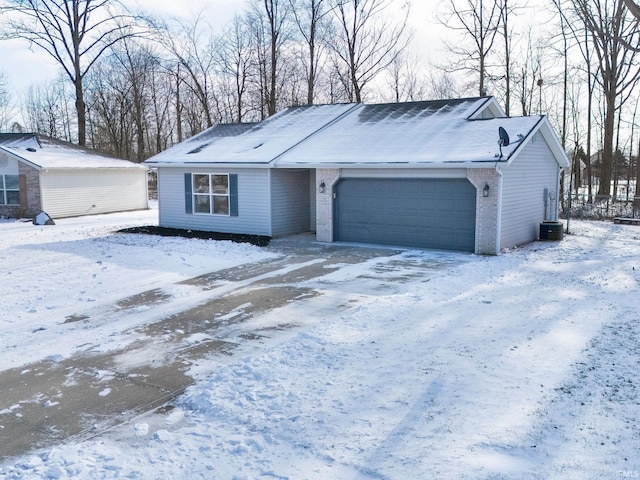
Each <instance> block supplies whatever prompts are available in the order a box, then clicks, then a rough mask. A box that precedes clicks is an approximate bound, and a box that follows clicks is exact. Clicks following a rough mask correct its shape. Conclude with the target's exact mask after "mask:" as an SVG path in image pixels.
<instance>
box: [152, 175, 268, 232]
mask: <svg viewBox="0 0 640 480" xmlns="http://www.w3.org/2000/svg"><path fill="white" fill-rule="evenodd" d="M185 173H219V174H233V173H235V174H237V175H238V216H235V217H232V216H226V215H197V214H192V213H189V214H188V213H186V208H185V192H184V190H185V188H184V174H185ZM268 188H269V182H268V170H266V169H255V170H254V169H235V170H233V169H222V170H220V169H211V168H198V167H193V168H184V167H181V168H170V167H159V168H158V211H159V225H160V226H162V227H169V228H183V229H192V230H203V231H209V232H221V233H246V234H251V235H267V236H271V231H270V228H269V190H268Z"/></svg>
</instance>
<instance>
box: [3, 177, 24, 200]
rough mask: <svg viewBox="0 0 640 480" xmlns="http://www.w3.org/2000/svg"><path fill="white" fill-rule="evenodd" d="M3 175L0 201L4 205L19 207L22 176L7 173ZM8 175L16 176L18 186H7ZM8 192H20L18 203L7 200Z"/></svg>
mask: <svg viewBox="0 0 640 480" xmlns="http://www.w3.org/2000/svg"><path fill="white" fill-rule="evenodd" d="M0 177H2V179H1V180H2V181H0V200H1V201H2V203H0V205H1V206H3V207H19V206H20V177H19V176H18V175H5V174H0ZM7 177H15V178H16V180H17V181H18V188H6V187H7ZM7 192H17V193H18V203H9V202H8V200H7Z"/></svg>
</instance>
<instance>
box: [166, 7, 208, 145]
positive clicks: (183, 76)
mask: <svg viewBox="0 0 640 480" xmlns="http://www.w3.org/2000/svg"><path fill="white" fill-rule="evenodd" d="M154 29H155V32H156V36H157V37H156V38H157V39H158V41H159V43H160V44H161V45H162V46H163V47H164V48H165V49H166V50H167V51H168V52H169V54H170V55H171V56H172V57H173V58H174V59H175V61H176V62H177V64H178V65H179V67H180V68H176V71H175V72H174V73H176V74H177V75H178V74H179V77H178V78H177V80H176V82H177V85H180V86H182V85H184V86H185V87H186V88H187V89H188V91H187V92H183V91H182V90H180V94H181V95H182V97H181V100H180V105H179V106H178V107H177V108H178V109H180V110H179V112H180V115H182V114H184V115H185V116H186V117H188V118H189V122H188V123H190V125H191V127H190V130H191V135H195V134H196V133H198V132H200V131H202V130H203V129H205V128H208V127H211V126H212V125H213V124H214V107H213V105H212V103H213V92H212V83H213V81H212V77H213V74H214V66H215V55H214V52H215V49H214V44H215V42H214V40H213V34H212V32H211V28H210V26H209V25H207V24H206V23H205V22H204V21H203V18H202V13H200V14H198V15H196V16H195V17H194V18H193V20H191V21H190V22H183V21H179V20H175V21H174V22H173V24H172V25H169V24H167V23H155V24H154ZM188 94H190V95H192V96H193V98H192V99H188V100H187V95H188ZM188 106H191V107H192V108H193V109H195V110H194V111H189V112H186V111H184V110H182V109H183V108H187V107H188ZM198 118H203V121H202V120H198ZM179 123H181V122H179Z"/></svg>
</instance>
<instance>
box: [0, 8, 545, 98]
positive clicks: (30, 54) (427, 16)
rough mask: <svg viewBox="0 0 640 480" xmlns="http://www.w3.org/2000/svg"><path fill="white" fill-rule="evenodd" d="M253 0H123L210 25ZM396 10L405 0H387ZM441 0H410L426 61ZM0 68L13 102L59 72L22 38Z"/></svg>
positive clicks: (536, 11) (438, 44) (433, 47)
mask: <svg viewBox="0 0 640 480" xmlns="http://www.w3.org/2000/svg"><path fill="white" fill-rule="evenodd" d="M251 1H256V0H189V1H185V2H181V1H179V0H169V1H168V0H125V3H126V4H127V5H129V6H130V7H131V8H132V9H134V10H136V9H137V10H143V11H146V12H149V13H153V14H155V15H158V16H165V17H168V16H180V17H184V18H190V17H192V16H193V15H194V14H195V13H197V12H200V11H203V12H205V13H206V14H207V18H208V20H209V22H210V23H211V24H212V25H213V27H214V28H219V27H222V26H223V25H225V24H227V23H228V22H229V21H230V20H231V19H232V18H233V16H234V15H235V14H237V13H240V12H241V11H242V10H243V9H244V8H245V7H246V5H247V3H249V2H251ZM391 3H392V5H393V7H394V8H395V9H396V10H397V11H399V10H400V9H401V8H402V6H403V5H404V4H405V3H406V0H391ZM528 5H529V10H528V11H527V12H526V14H523V13H521V14H520V16H519V17H520V21H536V19H539V20H540V23H543V22H544V21H545V19H546V20H548V18H549V16H550V14H551V12H552V10H551V2H550V0H529V1H528ZM443 6H444V2H443V1H442V0H412V2H411V16H410V20H409V23H410V27H411V28H412V29H413V31H414V43H413V47H414V48H415V49H416V50H417V51H418V52H419V53H420V55H421V57H424V58H425V59H426V60H437V59H441V58H442V56H443V55H445V53H444V50H445V49H444V46H443V43H442V37H445V36H451V35H452V32H451V31H449V30H447V29H446V28H444V27H443V26H442V25H439V24H438V22H437V20H436V14H438V13H442V9H443ZM0 68H1V69H2V70H3V71H4V73H5V75H6V76H7V79H8V81H9V82H10V86H11V90H12V93H13V97H14V101H15V102H19V101H20V97H21V95H22V93H23V92H24V91H25V90H26V89H27V88H28V87H29V86H30V85H32V84H39V83H44V82H46V81H49V80H52V79H53V78H55V77H56V76H57V75H59V74H60V72H61V69H60V67H59V66H58V65H57V64H56V63H55V61H54V60H53V59H51V58H50V57H49V56H47V55H46V54H45V53H43V52H42V51H40V50H39V49H38V48H36V47H32V48H29V45H28V44H27V43H26V42H24V41H18V40H14V41H5V42H3V43H2V44H0Z"/></svg>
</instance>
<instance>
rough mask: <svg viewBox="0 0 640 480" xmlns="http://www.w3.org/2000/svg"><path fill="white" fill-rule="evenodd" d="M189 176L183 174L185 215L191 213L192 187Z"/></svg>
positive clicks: (188, 174)
mask: <svg viewBox="0 0 640 480" xmlns="http://www.w3.org/2000/svg"><path fill="white" fill-rule="evenodd" d="M192 185H193V184H192V183H191V174H190V173H185V174H184V205H185V211H186V213H193V187H192Z"/></svg>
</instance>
